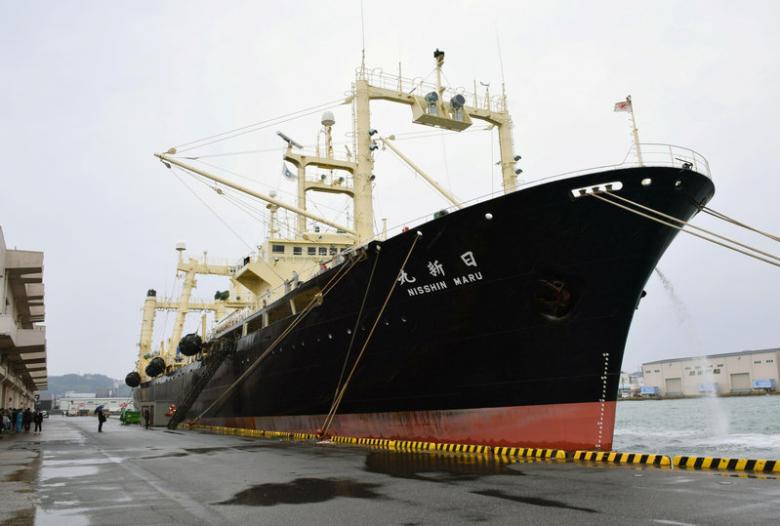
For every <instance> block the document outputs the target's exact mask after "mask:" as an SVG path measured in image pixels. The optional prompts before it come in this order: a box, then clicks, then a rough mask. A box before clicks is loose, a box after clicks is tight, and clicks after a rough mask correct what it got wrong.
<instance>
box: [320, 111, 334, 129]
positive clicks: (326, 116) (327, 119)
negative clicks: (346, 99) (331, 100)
mask: <svg viewBox="0 0 780 526" xmlns="http://www.w3.org/2000/svg"><path fill="white" fill-rule="evenodd" d="M334 124H336V117H334V116H333V112H332V111H326V112H325V113H323V114H322V125H323V126H333V125H334Z"/></svg>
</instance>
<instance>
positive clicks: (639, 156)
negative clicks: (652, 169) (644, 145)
mask: <svg viewBox="0 0 780 526" xmlns="http://www.w3.org/2000/svg"><path fill="white" fill-rule="evenodd" d="M626 102H628V108H629V109H630V110H631V133H632V135H633V136H634V148H635V149H636V160H637V161H638V162H639V166H644V163H643V162H642V149H641V148H640V147H639V130H638V129H637V127H636V117H634V103H633V102H631V95H629V96H627V97H626Z"/></svg>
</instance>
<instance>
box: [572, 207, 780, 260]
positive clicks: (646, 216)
mask: <svg viewBox="0 0 780 526" xmlns="http://www.w3.org/2000/svg"><path fill="white" fill-rule="evenodd" d="M604 193H605V194H609V195H615V194H612V193H610V192H604ZM587 195H589V196H591V197H595V198H596V199H599V200H601V201H604V202H605V203H609V204H611V205H613V206H616V207H618V208H622V209H623V210H627V211H628V212H631V213H633V214H636V215H639V216H641V217H644V218H646V219H649V220H651V221H655V222H656V223H660V224H662V225H665V226H668V227H670V228H674V229H676V230H679V231H681V232H685V233H687V234H690V235H692V236H696V237H698V238H701V239H704V240H705V241H709V242H711V243H715V244H716V245H720V246H722V247H724V248H728V249H729V250H733V251H735V252H739V253H741V254H744V255H746V256H748V257H751V258H753V259H757V260H759V261H763V262H764V263H769V264H770V265H774V266H776V267H780V263H778V262H775V261H772V259H766V258H763V257H761V256H758V255H756V254H751V253H750V252H747V251H745V250H742V249H740V248H737V247H733V246H731V245H727V244H726V243H723V242H721V241H717V240H715V239H711V238H709V237H707V236H704V235H702V234H698V233H696V232H692V231H690V230H686V229H685V228H683V227H681V226H677V225H675V224H673V223H669V222H668V221H664V220H662V219H659V218H657V217H653V216H651V215H648V214H645V213H644V212H640V211H639V210H635V209H633V208H630V207H628V206H625V205H621V204H620V203H617V202H615V201H611V200H609V199H607V198H606V197H603V196H602V195H599V194H597V193H592V194H587ZM656 213H660V212H656ZM676 221H678V222H680V223H683V224H685V225H688V226H690V224H689V223H686V222H685V221H682V220H680V219H676ZM751 250H755V249H751ZM757 252H758V251H757ZM772 258H774V259H778V258H777V257H776V256H772Z"/></svg>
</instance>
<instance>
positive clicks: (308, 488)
mask: <svg viewBox="0 0 780 526" xmlns="http://www.w3.org/2000/svg"><path fill="white" fill-rule="evenodd" d="M379 487H381V485H380V484H368V483H364V482H357V481H354V480H350V479H317V478H298V479H295V480H293V481H291V482H286V483H268V484H258V485H257V486H252V487H251V488H248V489H245V490H243V491H240V492H238V493H236V494H235V495H234V496H233V498H231V499H228V500H226V501H223V502H218V503H217V504H240V505H242V506H275V505H277V504H310V503H313V502H325V501H328V500H331V499H335V498H336V497H349V498H353V499H377V498H383V496H382V495H380V494H379V493H376V492H375V491H374V490H375V489H376V488H379Z"/></svg>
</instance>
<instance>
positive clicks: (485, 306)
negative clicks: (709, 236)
mask: <svg viewBox="0 0 780 526" xmlns="http://www.w3.org/2000/svg"><path fill="white" fill-rule="evenodd" d="M648 179H649V180H650V181H649V183H650V184H645V183H647V182H648ZM614 182H619V183H620V184H622V189H620V190H619V191H617V192H615V193H616V194H617V195H620V196H622V197H626V198H628V199H631V200H633V201H636V202H638V203H641V204H643V205H645V206H648V207H650V208H653V209H656V210H659V211H662V212H664V213H666V214H669V215H671V216H674V217H677V218H680V219H682V220H687V219H689V218H690V217H691V216H693V215H694V214H695V213H696V212H697V210H698V208H699V207H700V206H701V205H703V204H705V203H706V202H707V201H708V200H709V199H710V198H711V196H712V195H713V193H714V187H713V185H712V182H711V181H710V180H709V179H708V178H707V177H705V176H704V175H701V174H699V173H697V172H695V171H692V170H681V169H677V168H650V167H645V168H634V169H625V170H615V171H609V172H602V173H594V174H589V175H583V176H579V177H575V178H569V179H565V180H558V181H554V182H550V183H546V184H541V185H538V186H534V187H531V188H527V189H524V190H521V191H517V192H514V193H510V194H507V195H503V196H501V197H498V198H495V199H491V200H489V201H485V202H482V203H479V204H474V205H472V206H469V207H466V208H463V209H461V210H458V211H456V212H453V213H451V214H448V215H445V216H443V217H440V218H437V219H434V220H432V221H430V222H428V223H425V224H423V225H421V226H419V227H417V228H413V229H411V230H409V231H407V232H404V233H401V234H399V235H397V236H395V237H392V238H390V239H388V240H386V241H382V242H372V243H371V244H370V245H368V246H367V247H366V250H365V253H364V257H363V258H362V259H361V260H360V261H358V262H356V263H354V265H352V262H350V261H346V262H344V263H343V264H342V266H340V267H336V268H333V269H330V270H328V271H325V272H323V273H321V274H319V275H318V276H316V277H314V278H312V279H310V280H309V281H307V282H306V283H304V284H302V285H301V286H300V287H299V288H297V289H295V290H294V291H292V292H291V293H290V294H289V295H288V296H286V297H284V298H282V299H281V300H279V301H278V302H277V303H275V304H274V305H271V306H269V307H268V308H267V314H269V313H270V314H271V319H270V323H268V322H269V320H268V316H267V315H266V321H265V322H264V321H263V318H264V316H263V314H262V313H258V314H256V315H255V316H254V317H253V318H250V319H249V320H247V322H246V324H247V325H246V327H241V326H237V327H236V328H235V329H233V330H231V331H227V332H226V333H224V334H223V335H221V336H220V338H227V339H234V340H236V352H235V353H233V354H232V355H230V356H229V357H228V358H226V359H225V361H224V363H223V364H222V365H221V366H220V368H219V369H218V370H217V372H216V373H215V375H214V376H213V378H212V379H211V380H210V381H209V383H208V385H207V386H206V388H205V389H203V391H202V392H201V393H200V395H199V397H198V399H197V401H196V402H195V404H194V405H193V406H192V407H191V408H190V410H189V412H188V414H187V417H188V418H190V419H191V418H194V417H196V416H198V415H200V414H201V413H202V412H203V411H204V410H206V409H207V408H209V406H210V405H211V404H212V403H213V402H214V401H215V400H216V399H217V398H218V397H219V396H220V395H221V394H222V393H224V392H225V389H226V388H228V386H230V385H231V384H233V383H234V382H235V381H236V379H237V378H238V377H239V376H240V375H241V374H242V373H243V372H244V371H245V370H246V368H247V367H248V366H249V365H250V364H252V363H253V362H254V361H255V360H256V359H257V358H258V357H259V356H260V355H261V354H262V353H263V352H264V351H265V350H266V349H267V348H268V346H269V345H270V344H271V342H273V341H274V340H275V339H276V338H277V337H278V336H279V335H280V334H281V333H282V332H283V331H284V330H285V329H286V328H287V327H288V326H289V325H290V323H292V322H293V320H296V319H297V317H296V316H295V315H290V316H286V317H284V316H283V317H282V318H281V319H278V320H276V321H274V317H278V316H279V314H278V313H279V312H282V310H281V307H284V308H287V305H289V302H290V300H291V299H292V300H293V301H294V302H295V304H296V305H297V308H298V310H300V309H301V307H302V305H301V300H302V299H304V298H305V299H309V298H311V297H313V295H314V294H315V293H316V292H317V291H319V290H322V289H323V288H324V287H325V286H326V284H327V283H328V282H329V280H331V279H332V278H333V276H334V275H336V274H337V273H339V272H342V273H343V276H342V277H341V278H340V279H339V281H338V284H337V285H336V286H335V287H333V288H332V290H330V291H329V292H328V293H327V294H326V295H325V297H324V299H323V302H322V304H321V305H320V306H318V307H316V308H314V309H313V310H311V312H309V313H308V314H307V315H306V316H305V317H303V318H301V319H299V320H298V321H297V322H296V323H297V324H296V326H295V328H294V330H292V331H291V332H290V333H289V335H287V336H286V337H285V338H284V339H283V340H282V341H281V342H280V343H279V345H278V346H277V347H275V348H274V350H273V351H272V352H271V353H270V354H269V355H268V356H267V357H266V358H265V359H264V360H263V362H262V363H261V364H260V366H259V367H258V368H257V369H256V370H254V371H253V372H252V373H251V374H250V375H249V376H248V377H247V378H246V379H244V380H243V381H241V382H240V383H239V384H238V385H237V386H236V388H235V390H234V391H233V392H232V393H231V394H230V396H228V397H227V398H226V399H225V400H224V401H223V402H220V403H219V404H216V405H215V406H214V407H213V408H211V409H210V410H209V412H208V413H207V414H206V415H205V417H204V418H203V419H202V420H201V422H202V423H206V424H212V425H225V426H237V427H245V428H253V429H262V430H267V431H271V430H274V431H288V432H305V433H314V432H317V431H318V430H320V428H321V427H322V425H323V422H324V420H325V416H326V415H327V414H328V412H329V410H330V409H331V406H332V403H333V401H334V397H335V393H336V390H337V387H338V383H339V380H340V378H342V377H343V376H345V374H344V373H343V371H345V370H346V371H347V372H348V371H349V370H350V369H351V368H352V366H353V364H354V363H355V360H356V357H357V356H358V355H359V351H360V350H361V348H362V347H363V346H364V343H365V342H366V338H367V337H368V336H369V334H371V328H372V326H373V325H374V323H375V322H376V321H377V320H378V323H377V325H376V330H375V331H374V333H373V334H372V335H371V338H370V341H368V344H367V345H365V353H364V354H363V356H362V358H361V359H360V362H359V363H358V365H357V367H356V369H355V374H354V377H352V378H351V380H350V382H349V385H348V386H347V389H346V391H345V395H344V398H343V400H342V402H341V404H340V405H339V406H338V411H337V414H336V417H335V418H334V420H333V423H332V426H331V427H330V429H329V431H330V432H331V433H333V434H340V435H348V436H359V437H372V438H388V439H404V440H421V441H432V442H455V443H478V444H487V445H496V446H521V447H555V448H563V449H576V448H585V449H604V450H606V449H610V448H611V446H612V435H613V428H614V419H615V401H616V397H617V389H618V383H619V377H620V367H621V362H622V358H623V351H624V347H625V342H626V338H627V336H628V331H629V327H630V324H631V320H632V317H633V314H634V311H635V309H636V308H637V306H638V303H639V301H640V297H641V294H642V290H643V287H644V285H645V283H646V282H647V280H648V278H649V276H650V274H651V272H652V271H653V269H654V267H655V266H656V263H657V261H658V260H659V258H660V257H661V255H662V254H663V252H664V251H665V249H666V248H667V246H668V245H669V244H670V243H671V241H672V239H673V238H674V236H675V234H676V232H677V231H676V230H675V229H672V228H669V227H667V226H664V225H661V224H658V223H656V222H653V221H650V220H648V219H646V218H643V217H640V216H638V215H635V214H631V213H629V212H627V211H625V210H621V209H619V208H617V207H615V206H611V205H610V204H608V203H605V202H602V201H600V200H598V199H597V198H595V197H593V196H589V195H582V196H580V197H575V196H574V195H573V193H572V190H574V189H577V188H583V187H592V186H594V185H603V184H606V183H614ZM418 232H419V233H421V234H422V236H421V237H419V238H418V239H417V242H416V244H415V246H414V249H413V250H412V251H411V255H410V256H409V260H408V263H407V264H406V265H405V266H404V269H403V273H402V274H401V279H400V280H397V279H396V278H397V276H398V273H399V269H400V268H401V266H402V263H403V261H404V258H405V257H406V256H407V254H409V251H410V248H411V247H412V244H413V243H414V240H415V238H416V236H417V235H418ZM344 265H352V266H351V268H350V269H349V270H348V271H347V270H345V267H344ZM372 269H375V270H373V274H372ZM394 283H396V288H395V290H394V292H393V293H392V294H390V295H389V296H388V294H389V292H390V290H391V287H392V286H393V284H394ZM388 297H389V300H388V302H387V306H386V309H385V310H384V312H383V313H382V314H381V316H379V313H380V310H381V307H382V305H383V303H384V302H385V300H386V299H388ZM296 298H297V299H296ZM364 298H365V307H364V308H363V309H362V314H360V316H359V313H361V304H362V302H363V301H364ZM304 304H305V303H304ZM274 313H276V314H274ZM290 314H291V313H290ZM358 318H359V319H358ZM242 333H246V334H245V335H243V336H242ZM204 370H205V368H204V367H201V364H200V363H199V362H196V363H194V364H191V365H188V366H186V367H183V368H181V369H179V370H178V371H176V372H175V373H174V374H172V375H170V376H164V377H160V378H156V379H154V380H152V381H151V382H148V383H145V384H142V385H141V386H140V387H139V388H137V389H136V390H135V397H136V401H137V402H139V403H145V402H151V401H165V402H170V403H174V404H177V403H179V402H180V401H181V400H182V399H183V398H184V395H185V393H187V391H188V390H190V389H191V387H192V385H193V383H194V381H195V380H196V379H197V378H198V377H199V375H201V374H204Z"/></svg>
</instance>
